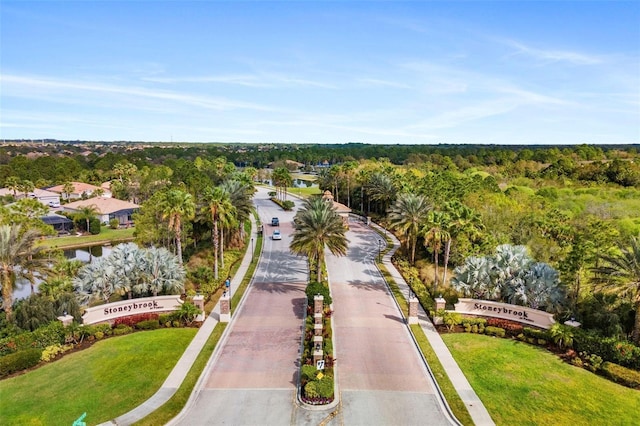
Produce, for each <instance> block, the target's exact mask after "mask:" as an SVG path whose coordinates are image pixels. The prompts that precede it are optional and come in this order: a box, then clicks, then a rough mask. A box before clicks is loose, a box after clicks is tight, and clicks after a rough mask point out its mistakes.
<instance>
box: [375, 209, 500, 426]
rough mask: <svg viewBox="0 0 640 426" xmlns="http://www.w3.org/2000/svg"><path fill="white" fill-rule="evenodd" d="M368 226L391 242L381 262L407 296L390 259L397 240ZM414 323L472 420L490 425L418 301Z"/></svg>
mask: <svg viewBox="0 0 640 426" xmlns="http://www.w3.org/2000/svg"><path fill="white" fill-rule="evenodd" d="M371 227H372V228H374V229H377V230H378V232H380V234H381V235H385V236H386V238H387V239H388V240H391V242H392V243H393V248H392V249H390V250H389V251H388V252H386V253H385V254H384V256H383V257H382V263H383V264H384V266H385V267H386V268H387V271H388V272H389V274H390V275H391V277H392V279H393V281H394V282H395V283H396V285H397V286H398V288H399V289H400V291H401V292H402V294H403V295H407V297H408V294H409V285H408V284H407V282H406V281H405V280H404V278H403V277H402V275H401V274H400V272H399V271H398V270H397V269H396V267H395V266H393V263H392V262H391V257H392V256H393V254H394V253H395V252H396V250H397V249H398V248H399V247H400V241H398V239H397V238H396V237H395V236H394V235H393V234H391V233H389V232H386V231H385V230H384V228H382V227H380V226H378V225H377V224H375V223H373V222H372V223H371ZM407 297H405V298H407ZM407 302H408V301H407ZM418 323H419V324H420V327H421V328H422V331H424V334H425V335H426V336H427V339H428V340H429V343H430V344H431V347H432V348H433V351H434V352H435V353H436V356H437V357H438V359H439V360H440V363H441V364H442V367H443V368H444V370H445V372H446V373H447V376H449V380H451V383H452V384H453V387H454V388H455V389H456V391H457V392H458V395H460V398H461V399H462V402H464V404H465V406H466V407H467V410H469V414H470V415H471V418H472V419H473V422H474V423H475V424H476V425H477V426H485V425H487V426H488V425H494V424H495V423H494V422H493V420H492V419H491V416H490V415H489V412H488V411H487V409H486V408H485V406H484V404H482V401H480V398H478V395H476V393H475V391H474V390H473V388H472V387H471V385H470V384H469V382H468V381H467V378H466V377H465V376H464V374H463V373H462V370H460V367H458V364H457V363H456V361H455V359H453V356H452V355H451V352H449V348H447V346H446V345H445V343H444V341H443V340H442V338H441V337H440V334H439V333H438V332H437V330H436V329H435V327H434V326H433V323H432V322H431V319H430V318H429V316H428V315H427V313H426V312H425V310H424V308H423V307H422V305H420V304H418Z"/></svg>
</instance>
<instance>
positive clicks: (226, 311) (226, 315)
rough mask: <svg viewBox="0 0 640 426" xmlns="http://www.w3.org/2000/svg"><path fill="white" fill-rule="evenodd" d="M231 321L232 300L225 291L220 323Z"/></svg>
mask: <svg viewBox="0 0 640 426" xmlns="http://www.w3.org/2000/svg"><path fill="white" fill-rule="evenodd" d="M229 321H231V299H230V297H229V294H228V293H227V292H226V291H225V292H224V293H223V294H222V297H221V298H220V322H229Z"/></svg>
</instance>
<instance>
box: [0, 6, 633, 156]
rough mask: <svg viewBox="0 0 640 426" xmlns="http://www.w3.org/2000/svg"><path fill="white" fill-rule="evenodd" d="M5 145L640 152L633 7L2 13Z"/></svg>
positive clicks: (1, 130)
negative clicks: (582, 146)
mask: <svg viewBox="0 0 640 426" xmlns="http://www.w3.org/2000/svg"><path fill="white" fill-rule="evenodd" d="M0 18H1V21H0V43H1V44H0V90H1V92H0V137H1V138H4V139H16V138H27V139H41V138H55V139H62V140H76V139H80V140H104V141H111V140H134V141H174V142H178V141H189V142H252V143H253V142H276V143H346V142H364V143H372V144H375V143H385V144H438V143H453V144H475V143H477V144H480V143H481V144H579V143H594V144H608V143H640V1H630V2H623V1H551V2H542V1H493V2H486V1H471V0H469V1H449V2H445V1H412V2H398V1H355V2H346V1H330V2H315V1H296V2H294V1H288V2H270V1H250V2H240V1H234V2H230V1H229V2H223V1H194V2H187V1H144V0H139V1H102V2H98V1H79V2H71V1H42V2H29V1H17V0H15V1H12V0H0Z"/></svg>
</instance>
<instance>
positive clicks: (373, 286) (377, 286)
mask: <svg viewBox="0 0 640 426" xmlns="http://www.w3.org/2000/svg"><path fill="white" fill-rule="evenodd" d="M347 284H348V285H349V286H351V287H355V288H357V289H361V290H367V291H385V288H384V286H383V285H382V283H376V282H373V281H362V280H351V281H347Z"/></svg>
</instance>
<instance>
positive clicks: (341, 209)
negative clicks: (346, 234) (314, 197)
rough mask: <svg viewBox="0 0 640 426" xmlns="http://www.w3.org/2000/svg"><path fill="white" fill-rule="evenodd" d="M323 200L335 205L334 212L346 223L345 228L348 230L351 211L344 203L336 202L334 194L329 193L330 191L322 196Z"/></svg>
mask: <svg viewBox="0 0 640 426" xmlns="http://www.w3.org/2000/svg"><path fill="white" fill-rule="evenodd" d="M322 199H323V200H326V201H327V202H330V203H332V204H333V208H334V210H335V211H336V213H338V216H340V217H341V218H342V222H344V226H346V227H347V228H348V227H349V213H351V209H350V208H349V207H347V206H345V205H344V204H342V203H338V202H336V201H334V200H333V194H332V193H331V191H328V190H327V191H324V194H322Z"/></svg>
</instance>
